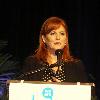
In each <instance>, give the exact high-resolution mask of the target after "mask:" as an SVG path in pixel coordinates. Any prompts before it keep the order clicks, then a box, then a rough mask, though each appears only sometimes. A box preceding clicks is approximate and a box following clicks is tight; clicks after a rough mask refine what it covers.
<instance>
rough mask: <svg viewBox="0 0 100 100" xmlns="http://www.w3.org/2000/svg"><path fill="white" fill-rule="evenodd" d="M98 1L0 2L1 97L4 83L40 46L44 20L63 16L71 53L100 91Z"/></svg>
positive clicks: (99, 20)
mask: <svg viewBox="0 0 100 100" xmlns="http://www.w3.org/2000/svg"><path fill="white" fill-rule="evenodd" d="M99 3H100V2H99V0H95V1H89V0H33V1H29V0H27V1H17V0H14V1H8V0H2V1H0V98H1V97H2V96H3V94H4V93H5V89H4V88H5V83H6V81H7V80H8V79H13V77H14V75H15V74H16V73H17V72H18V71H20V69H21V64H22V62H23V61H24V60H25V58H26V57H27V56H29V55H31V54H32V53H33V52H34V51H35V50H36V49H37V47H38V44H39V42H38V41H39V32H40V29H41V25H42V24H43V22H44V21H45V20H46V19H47V18H49V17H51V16H58V17H61V18H63V19H64V20H65V21H66V23H67V24H68V27H69V46H70V50H71V53H72V54H73V55H74V56H76V57H78V58H80V59H81V60H82V61H83V63H84V65H85V67H86V70H87V73H88V77H89V80H90V82H94V83H95V84H96V93H97V95H99V94H100V85H99V84H100V75H99V73H100V71H99V69H100V68H99V66H100V63H99V61H100V57H99V56H100V49H99V48H100V39H99V32H100V30H99V29H100V28H99V22H100V16H99V15H100V14H99V12H100V9H99V7H100V4H99Z"/></svg>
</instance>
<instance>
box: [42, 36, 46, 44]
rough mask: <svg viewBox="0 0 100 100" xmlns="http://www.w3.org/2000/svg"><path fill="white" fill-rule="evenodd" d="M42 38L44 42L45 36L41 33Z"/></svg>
mask: <svg viewBox="0 0 100 100" xmlns="http://www.w3.org/2000/svg"><path fill="white" fill-rule="evenodd" d="M42 40H43V42H44V43H45V41H46V39H45V36H44V35H42Z"/></svg>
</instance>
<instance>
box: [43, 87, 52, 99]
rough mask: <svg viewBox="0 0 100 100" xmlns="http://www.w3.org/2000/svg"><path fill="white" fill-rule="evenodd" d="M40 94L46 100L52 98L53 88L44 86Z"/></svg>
mask: <svg viewBox="0 0 100 100" xmlns="http://www.w3.org/2000/svg"><path fill="white" fill-rule="evenodd" d="M42 95H43V97H44V98H45V99H46V100H53V99H52V97H53V89H52V88H44V89H43V92H42Z"/></svg>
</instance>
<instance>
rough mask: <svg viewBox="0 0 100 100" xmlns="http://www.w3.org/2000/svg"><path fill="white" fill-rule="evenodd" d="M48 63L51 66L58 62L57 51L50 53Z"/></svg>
mask: <svg viewBox="0 0 100 100" xmlns="http://www.w3.org/2000/svg"><path fill="white" fill-rule="evenodd" d="M47 62H48V63H49V65H51V64H54V63H56V62H57V56H56V55H55V51H53V50H49V51H48V58H47Z"/></svg>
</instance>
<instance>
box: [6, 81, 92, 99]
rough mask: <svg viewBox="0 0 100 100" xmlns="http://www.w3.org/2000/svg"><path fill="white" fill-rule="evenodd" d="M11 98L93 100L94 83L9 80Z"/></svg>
mask: <svg viewBox="0 0 100 100" xmlns="http://www.w3.org/2000/svg"><path fill="white" fill-rule="evenodd" d="M8 83H9V94H8V95H9V100H91V87H92V86H94V83H80V82H76V83H70V82H64V83H57V82H50V83H49V82H40V81H24V80H9V81H8Z"/></svg>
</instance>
